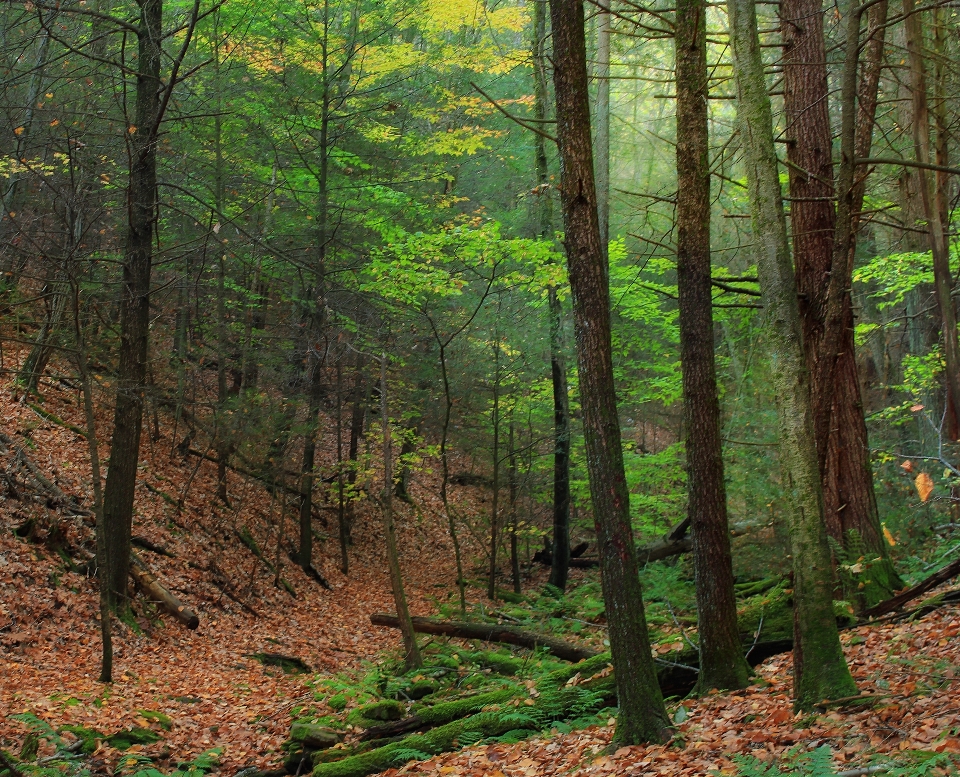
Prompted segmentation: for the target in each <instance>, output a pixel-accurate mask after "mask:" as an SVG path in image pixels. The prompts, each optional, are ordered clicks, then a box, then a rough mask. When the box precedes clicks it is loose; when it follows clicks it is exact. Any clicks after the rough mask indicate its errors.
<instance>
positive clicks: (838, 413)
mask: <svg viewBox="0 0 960 777" xmlns="http://www.w3.org/2000/svg"><path fill="white" fill-rule="evenodd" d="M780 17H781V24H782V27H783V42H784V69H783V72H784V108H785V112H786V118H787V131H786V137H787V158H788V160H789V162H790V165H789V168H788V170H789V177H790V196H791V198H792V202H791V208H790V219H791V224H792V227H793V253H794V266H795V271H796V277H797V289H798V293H799V295H800V317H801V324H802V329H803V343H804V350H805V355H806V360H807V367H808V369H809V370H810V376H811V401H812V404H813V417H814V429H815V434H816V441H817V450H818V456H819V461H820V476H821V484H822V487H823V502H824V520H825V522H826V527H827V533H828V534H829V535H830V536H831V537H833V538H834V539H835V540H836V541H837V542H838V543H839V544H840V545H841V546H843V547H845V548H848V550H850V552H851V553H854V554H856V555H858V556H859V555H860V554H862V553H863V554H869V555H870V557H871V558H879V559H880V561H879V562H878V563H876V564H874V565H872V566H871V570H870V573H869V578H867V579H868V580H869V582H868V583H866V585H865V587H864V588H863V589H862V590H851V591H846V592H845V595H846V596H848V597H850V598H851V599H854V600H857V601H860V602H861V603H862V604H864V605H869V604H872V603H874V602H876V601H879V600H880V599H883V598H885V597H887V596H889V595H890V594H891V593H892V591H893V587H892V586H893V585H895V584H896V583H897V581H898V579H897V577H896V574H895V572H894V571H893V568H892V566H891V564H890V562H889V560H888V559H887V551H886V543H885V542H884V540H883V537H882V535H881V531H880V517H879V513H878V510H877V500H876V495H875V493H874V487H873V471H872V468H871V466H870V451H869V446H868V442H867V427H866V423H865V422H864V418H863V401H862V399H861V396H860V381H859V377H858V375H857V363H856V351H855V345H854V339H853V330H854V321H853V303H852V299H851V295H850V288H851V286H852V282H853V281H852V277H851V273H852V270H853V263H852V254H853V251H854V245H855V235H854V230H855V229H856V220H855V218H854V215H853V214H854V212H855V211H854V209H856V210H859V207H860V203H862V188H861V190H860V191H861V193H860V197H859V201H858V202H854V198H855V196H856V192H855V191H853V190H852V187H853V180H854V178H853V172H854V171H853V167H852V166H853V158H854V157H853V156H852V155H850V154H849V153H848V152H847V153H844V155H843V158H842V160H841V166H840V171H841V172H840V187H841V191H840V192H837V194H839V196H840V198H841V201H840V202H839V205H838V207H837V208H835V205H834V196H835V189H834V173H833V160H832V143H833V141H832V136H831V129H830V116H829V113H828V110H827V107H828V86H827V61H826V51H825V48H824V31H823V14H822V2H821V0H784V3H783V4H782V5H781V7H780ZM848 23H849V24H852V25H854V26H855V28H856V29H855V30H851V31H850V34H851V35H853V34H854V33H855V32H856V31H858V30H859V16H857V17H855V18H853V19H848ZM858 40H859V36H858V35H857V36H856V39H855V40H854V43H856V41H858ZM881 47H882V38H881ZM858 51H859V48H856V49H852V53H848V56H850V57H852V59H851V61H849V62H847V63H846V68H847V69H848V70H849V72H848V73H846V74H845V77H846V79H847V80H848V82H849V83H846V84H845V87H846V91H842V92H841V95H842V97H843V98H844V101H845V104H844V106H843V110H844V129H843V132H845V133H846V135H847V136H849V137H848V142H854V143H855V137H856V132H857V129H856V128H855V124H854V114H855V113H856V110H857V108H856V91H857V90H856V65H857V52H858ZM874 73H876V74H877V75H878V74H879V68H878V67H874V68H873V69H872V70H870V69H866V70H865V81H864V83H862V84H861V88H860V93H861V97H862V101H861V106H860V114H859V116H858V119H859V121H860V122H861V124H862V125H865V126H866V130H867V132H868V134H867V135H866V137H865V138H864V136H863V130H860V137H859V141H860V143H861V144H865V145H866V149H865V153H862V154H861V153H858V154H857V156H862V157H866V156H869V147H870V135H869V129H870V128H871V127H872V125H873V119H874V114H875V111H876V100H877V93H876V90H877V84H878V81H877V79H876V77H875V76H874V75H873V74H874ZM871 89H872V92H871ZM871 101H872V106H873V110H869V111H868V109H869V106H870V105H871ZM847 103H849V104H847ZM861 150H862V149H861ZM837 274H841V275H843V277H844V278H845V281H844V282H843V283H841V284H839V285H838V284H837V283H836V280H835V279H834V283H833V284H831V279H833V276H835V275H837ZM837 293H839V294H840V295H841V296H842V299H839V300H831V299H830V296H831V294H837ZM833 310H837V311H838V312H837V315H839V317H840V318H839V323H838V325H836V324H835V325H834V326H833V327H828V311H833ZM828 330H829V331H828Z"/></svg>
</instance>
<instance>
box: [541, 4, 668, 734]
mask: <svg viewBox="0 0 960 777" xmlns="http://www.w3.org/2000/svg"><path fill="white" fill-rule="evenodd" d="M550 13H551V21H552V23H553V51H554V56H553V62H554V69H553V78H554V87H555V90H556V102H557V139H558V142H559V147H560V164H561V175H560V180H561V202H562V205H563V221H564V228H565V233H566V250H567V267H568V269H569V273H570V287H571V290H572V292H573V319H574V331H575V334H576V341H577V362H578V367H579V376H580V396H581V402H582V406H583V429H584V442H585V447H586V458H587V470H588V474H589V478H590V492H591V498H592V502H593V513H594V524H595V526H596V531H597V544H598V547H599V555H600V579H601V584H602V587H603V597H604V603H605V605H606V612H607V620H608V622H609V627H610V631H609V634H610V649H611V653H612V655H613V665H614V667H615V669H616V675H617V695H618V697H619V699H620V717H619V719H618V721H617V730H616V733H615V740H616V741H618V742H622V743H631V744H632V743H638V742H644V741H662V740H663V739H665V738H666V737H667V736H668V727H669V720H668V718H667V713H666V708H665V707H664V704H663V698H662V696H661V694H660V688H659V686H658V685H657V676H656V671H655V669H654V664H653V659H652V657H651V655H650V638H649V635H648V633H647V623H646V620H645V618H644V611H643V597H642V593H641V589H640V579H639V577H638V574H637V558H636V553H635V549H634V546H633V532H632V529H631V526H630V503H629V493H628V491H627V482H626V478H625V476H624V469H623V450H622V447H621V441H620V422H619V418H618V416H617V401H616V391H615V388H614V382H613V363H612V356H611V337H610V289H609V273H608V270H607V266H606V261H605V259H604V251H603V245H602V242H601V240H600V227H599V223H598V221H597V198H596V191H595V187H594V178H593V159H592V149H591V142H590V113H589V96H588V92H587V65H586V49H585V44H584V24H583V5H582V3H581V2H580V0H551V2H550Z"/></svg>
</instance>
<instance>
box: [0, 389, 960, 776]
mask: <svg viewBox="0 0 960 777" xmlns="http://www.w3.org/2000/svg"><path fill="white" fill-rule="evenodd" d="M44 391H45V393H46V405H45V407H46V408H47V410H49V411H50V412H52V413H54V414H55V415H56V416H58V417H60V418H63V419H66V420H67V421H69V422H71V423H74V424H78V425H79V424H81V423H82V418H81V413H80V406H79V403H78V401H77V396H76V395H75V394H73V395H71V394H69V393H67V392H64V391H62V390H58V389H56V387H52V386H45V388H44ZM107 415H108V414H107ZM0 425H2V427H3V428H4V429H5V430H6V432H7V433H8V434H11V435H13V434H15V433H16V434H18V435H20V438H21V439H25V438H26V436H27V435H28V436H29V438H30V446H31V447H30V455H31V458H32V459H33V460H34V461H35V462H36V463H37V464H38V466H40V467H42V468H43V470H44V471H45V472H46V473H47V474H48V476H49V477H50V478H51V479H52V480H54V481H55V482H56V483H57V485H58V486H59V487H60V488H61V489H62V490H63V491H65V492H66V493H68V494H71V495H74V496H77V497H85V496H86V495H87V494H88V492H89V488H88V486H89V469H88V466H87V460H86V450H85V444H84V441H83V440H82V439H81V438H80V437H79V436H78V435H77V434H76V433H74V432H72V431H70V430H69V429H66V428H64V427H62V426H59V425H57V424H55V423H51V422H49V421H47V420H44V419H42V418H40V417H39V416H37V415H36V414H35V413H34V412H33V411H32V410H30V409H29V408H28V407H25V406H24V405H20V404H13V403H10V402H7V403H6V404H4V405H2V406H0ZM99 434H100V438H101V439H102V440H106V439H107V429H106V428H102V429H100V430H99ZM145 437H146V435H145ZM328 439H329V437H328ZM174 442H175V441H173V440H171V439H170V438H169V432H168V433H167V435H165V436H163V437H162V438H161V439H160V440H158V441H151V440H149V439H145V441H144V448H143V466H142V469H141V473H142V474H141V483H140V484H139V485H138V489H137V517H136V519H135V526H134V533H135V534H139V535H142V536H144V537H146V538H148V539H149V540H150V541H151V542H154V543H156V544H157V545H160V546H164V547H169V548H170V549H171V550H173V551H174V552H175V554H176V558H167V557H164V556H161V555H157V554H152V553H151V554H149V561H150V564H151V567H152V568H154V569H155V571H156V574H157V575H158V576H159V577H160V578H161V579H162V580H163V581H164V583H165V584H166V585H168V586H170V588H171V590H172V591H174V592H175V593H176V594H177V595H178V596H181V597H182V598H183V600H184V601H185V602H187V603H189V604H190V606H192V607H195V608H196V609H197V610H198V612H199V614H200V618H201V623H200V628H199V629H198V630H197V631H196V632H190V631H187V630H185V629H183V628H181V627H179V626H177V625H176V624H175V623H173V622H172V620H171V619H167V620H164V619H161V618H159V617H158V616H156V614H155V613H153V612H152V611H151V610H150V608H144V606H143V605H142V603H138V604H137V605H136V607H137V610H138V613H139V616H140V617H139V622H140V624H141V630H140V632H139V633H138V632H135V631H133V630H131V629H130V628H129V627H127V626H118V627H117V635H116V670H115V682H114V683H113V684H112V686H110V687H105V686H103V685H102V684H100V683H98V682H97V679H96V678H97V675H98V672H99V651H100V642H99V624H98V621H97V617H98V616H97V605H96V602H97V599H96V589H95V585H94V581H91V580H88V579H87V578H85V577H84V576H83V575H81V574H78V573H75V572H69V571H66V570H65V568H64V565H63V563H62V562H61V560H60V559H59V558H58V557H57V556H56V555H54V554H53V553H52V552H51V551H50V549H49V548H48V547H45V546H44V545H42V544H39V543H27V542H24V541H22V540H19V539H17V538H15V537H14V536H13V535H12V532H11V530H12V529H13V528H14V527H16V526H21V525H23V523H24V521H25V520H26V519H28V518H30V517H33V518H35V519H36V521H37V523H38V524H41V525H43V526H46V527H48V528H50V527H52V528H55V529H56V530H57V531H59V532H61V533H62V536H63V538H64V541H65V542H67V543H68V544H69V545H71V546H74V547H78V546H80V547H82V546H85V547H87V548H89V547H90V545H89V543H90V539H91V533H90V527H89V526H88V525H86V524H85V523H84V521H83V518H82V517H79V516H72V515H70V514H69V512H67V511H64V509H63V508H62V506H57V505H53V506H51V505H50V504H48V503H47V502H46V501H45V500H39V501H37V500H33V499H32V498H31V496H30V492H29V489H27V488H26V487H24V484H23V483H21V484H20V489H19V494H17V495H14V494H13V493H12V492H11V491H9V490H8V491H7V492H6V493H5V494H3V495H0V747H3V748H14V749H15V748H16V744H17V743H18V742H20V741H21V740H22V738H23V736H24V734H25V733H26V730H27V729H26V728H25V726H24V725H23V724H22V723H20V722H18V721H16V720H14V719H13V718H12V717H10V715H11V714H15V713H20V712H30V713H33V714H34V715H37V716H38V717H40V718H42V719H44V720H46V721H48V722H49V723H50V724H51V725H52V726H54V727H60V726H63V725H67V724H74V725H83V726H88V727H93V728H96V729H98V730H100V731H103V732H105V733H108V734H109V733H113V732H115V731H117V730H119V729H121V728H124V727H130V726H143V727H151V728H155V729H157V730H158V732H159V733H161V734H162V737H163V739H162V740H161V741H160V742H158V743H156V744H154V745H148V746H137V747H136V749H135V751H134V752H139V753H142V754H146V755H152V756H157V755H160V754H167V760H165V761H161V762H160V764H159V766H160V768H161V769H166V770H169V769H171V768H173V766H174V765H175V764H176V763H177V762H178V761H182V760H187V759H189V758H191V757H193V756H195V755H197V754H199V753H201V752H203V751H205V750H207V749H209V748H212V747H221V748H223V756H222V771H223V773H225V774H228V775H230V774H233V773H234V772H235V771H236V770H237V769H238V768H239V767H241V766H244V765H257V766H261V767H276V766H277V765H278V763H279V761H280V760H281V754H280V753H279V752H278V748H279V747H280V744H281V743H282V741H283V740H284V738H285V737H286V735H287V732H288V730H289V726H290V722H291V717H292V716H293V715H294V714H295V711H296V709H297V708H298V707H300V706H303V705H307V704H310V705H313V706H315V701H314V694H313V691H312V689H311V687H310V685H309V683H308V678H307V676H304V675H284V674H282V673H281V672H280V670H279V669H276V668H272V667H264V666H262V665H260V664H259V663H257V662H256V661H254V660H252V659H250V658H247V657H246V655H247V654H251V653H256V652H267V653H283V654H288V655H293V656H297V657H299V658H301V659H302V660H304V661H305V662H306V663H307V664H309V665H310V666H312V667H314V668H317V669H319V670H321V671H326V672H335V671H338V670H341V669H346V668H351V667H358V666H359V664H360V662H361V661H362V660H364V659H373V658H375V657H376V655H377V653H378V652H379V651H380V650H382V649H383V648H385V647H391V646H395V645H396V644H397V641H398V638H397V636H396V635H395V634H394V633H392V632H390V631H387V630H377V629H374V628H372V627H371V626H370V625H369V621H368V620H367V617H368V615H369V613H370V612H373V611H376V610H382V609H386V608H388V607H391V606H392V596H391V594H390V589H389V582H388V580H387V577H386V574H385V573H384V571H383V570H384V568H385V566H386V565H385V564H384V563H383V555H382V547H381V545H382V542H381V539H380V524H379V517H378V515H377V514H376V513H375V512H372V511H361V512H360V513H359V514H358V518H357V523H356V525H355V527H354V539H355V545H354V546H353V547H352V548H351V574H350V576H349V577H344V576H343V575H341V574H340V572H339V570H338V568H337V567H338V552H337V551H338V549H337V546H336V540H335V537H336V525H335V518H331V521H330V525H329V526H327V527H323V531H324V533H325V534H326V535H327V536H326V537H325V538H324V539H323V541H322V542H321V543H320V546H319V547H318V548H317V550H316V555H315V557H314V561H315V564H316V565H317V566H318V568H320V569H321V571H322V573H323V574H324V576H325V577H326V578H327V579H328V580H330V582H331V583H332V584H333V586H334V590H333V591H325V590H324V589H322V588H321V587H320V586H319V585H317V584H316V583H315V582H314V581H312V580H310V579H309V578H307V577H306V576H305V575H303V574H302V573H301V572H300V570H299V569H298V568H295V567H293V566H292V565H291V564H289V563H288V562H286V557H285V554H277V553H276V540H277V533H278V530H279V529H280V527H279V526H278V523H277V520H276V516H277V515H278V513H279V510H277V509H276V508H277V505H276V504H271V498H270V496H269V494H268V493H267V492H266V491H265V490H264V489H263V488H262V486H261V485H260V484H259V483H257V482H255V481H252V480H249V479H247V480H244V479H241V478H239V477H238V476H235V475H234V474H233V473H231V474H230V490H231V496H232V498H233V506H232V507H231V508H229V509H228V508H226V507H225V506H221V505H219V504H218V503H217V502H216V500H215V498H214V497H213V495H214V494H215V493H216V482H215V477H216V472H215V465H214V464H211V463H204V464H203V465H202V466H201V468H200V470H199V471H198V473H197V476H196V478H195V479H194V481H193V483H192V486H191V489H190V492H189V494H188V495H187V498H186V500H185V504H186V508H185V509H184V511H183V512H182V513H181V514H178V513H177V512H176V511H175V510H174V508H173V507H172V505H171V504H170V501H169V500H165V499H164V498H162V495H161V494H159V493H158V491H159V492H164V493H166V494H168V495H169V496H171V497H172V498H173V502H174V504H175V503H176V500H177V499H178V498H179V496H180V494H181V491H182V489H183V488H184V485H185V483H186V482H187V481H188V479H189V477H190V474H191V472H192V470H193V467H194V466H195V464H196V459H195V458H190V459H187V460H184V459H181V458H180V457H179V456H174V457H172V458H171V456H170V451H171V448H172V447H173V444H174ZM10 464H11V459H10V457H9V456H0V466H3V467H8V466H10ZM321 466H322V465H321ZM147 484H149V485H150V486H151V487H152V488H148V487H147ZM414 488H417V486H416V484H415V485H414ZM415 498H416V500H417V502H418V504H419V505H420V506H421V510H422V518H421V519H419V520H413V519H409V518H408V519H405V520H401V521H400V526H399V528H400V535H401V536H400V545H401V549H402V553H403V564H404V572H405V577H406V580H407V584H408V586H409V587H408V591H407V593H408V597H409V598H410V600H411V608H412V610H413V611H414V612H415V613H417V614H430V613H431V612H432V611H433V609H434V607H433V605H432V603H431V601H430V597H432V596H435V595H437V594H438V592H441V591H443V592H448V591H449V590H450V589H451V588H452V581H453V580H454V576H455V575H454V570H453V567H452V552H451V551H450V549H449V547H448V540H447V535H446V530H445V528H444V525H443V523H442V520H441V518H440V514H441V513H440V510H439V503H438V500H437V497H436V495H435V489H432V488H431V489H426V488H421V489H420V490H419V491H415ZM330 515H331V516H332V515H333V513H330ZM292 521H293V519H292V517H291V518H288V522H289V523H288V524H287V525H286V528H285V529H284V532H285V533H287V534H289V535H290V536H292V535H293V533H294V525H293V522H292ZM244 527H245V528H247V529H248V530H249V531H250V533H251V534H252V535H253V536H254V537H255V538H256V540H257V542H258V544H259V545H260V547H261V548H263V549H264V551H265V553H266V554H267V555H268V557H269V558H270V559H271V560H274V559H279V560H280V561H281V563H284V567H283V576H284V577H285V578H286V579H288V580H289V581H290V582H291V583H292V584H293V586H294V588H295V590H296V592H297V598H296V599H294V598H292V597H291V596H290V595H289V594H288V593H286V592H285V591H283V590H281V589H278V588H275V587H274V586H273V585H272V580H273V574H272V573H271V572H269V571H268V570H267V569H266V567H265V565H264V564H263V563H262V562H261V561H259V560H258V559H256V558H255V557H254V556H253V555H252V554H251V553H250V552H249V551H248V550H247V549H246V548H245V547H244V546H243V545H242V544H241V543H240V542H239V540H238V539H237V537H236V533H235V531H234V530H235V529H237V530H239V529H240V528H244ZM44 531H46V529H45V530H44ZM40 539H42V537H41V538H40ZM211 560H213V561H215V564H210V563H209V562H210V561H211ZM191 562H192V563H191ZM541 574H546V571H545V570H541ZM579 574H580V572H577V573H576V575H579ZM223 576H226V577H228V578H229V580H228V581H227V582H228V583H229V585H230V586H232V588H231V590H232V592H233V593H235V594H236V595H238V596H239V597H240V598H241V599H242V600H243V601H244V602H246V603H247V604H249V605H251V606H252V607H253V608H254V609H255V610H256V611H257V612H259V613H260V614H261V617H259V618H257V617H254V616H253V615H251V614H250V613H249V612H247V611H245V610H244V609H243V608H242V606H241V605H240V604H238V603H237V602H235V601H233V600H232V599H231V598H230V597H229V596H226V595H225V593H224V591H223V585H224V580H223V579H222V578H223ZM534 582H535V583H541V582H542V581H534ZM958 633H960V611H958V609H957V608H956V607H950V608H943V609H941V610H939V611H936V612H934V613H932V614H930V615H928V616H927V617H925V618H924V619H922V620H920V621H918V622H914V623H903V624H893V623H884V624H879V625H876V626H871V627H864V628H861V629H858V630H856V631H851V632H846V633H845V634H844V637H843V639H844V642H845V649H846V654H847V658H848V660H849V661H850V663H851V667H852V670H853V672H854V674H855V676H856V678H857V681H858V684H859V687H860V691H861V692H862V693H873V694H875V695H876V696H877V699H876V701H875V702H874V703H872V704H870V705H861V706H856V707H849V708H841V709H835V708H825V709H824V710H823V712H822V713H820V714H817V715H808V716H795V715H794V714H793V713H792V710H791V702H790V656H789V655H784V656H779V657H775V658H773V659H771V660H770V661H768V662H767V663H766V664H765V665H763V666H762V667H761V668H760V670H759V677H760V680H761V682H758V684H757V685H754V686H752V687H751V688H749V689H748V690H746V691H744V692H742V693H737V694H729V695H712V696H708V697H706V698H704V699H701V700H697V701H684V702H683V707H684V712H683V713H682V714H679V713H678V705H675V706H674V707H673V710H674V714H675V719H676V720H678V721H679V720H682V722H680V723H679V724H678V726H677V737H676V738H675V740H674V742H672V743H671V744H670V745H669V746H657V747H621V748H619V749H618V750H616V751H615V752H613V753H609V754H606V753H604V752H601V751H604V750H605V748H606V747H607V745H609V743H610V741H611V738H612V735H613V731H614V728H613V722H612V721H611V722H610V724H608V725H606V726H600V727H594V728H592V729H588V730H585V731H577V732H573V733H569V734H565V735H560V734H557V735H555V736H550V737H538V738H534V739H531V740H528V741H526V742H523V743H520V744H518V745H488V746H478V747H473V748H468V749H465V750H462V751H460V752H457V753H451V754H447V755H444V756H439V757H437V758H434V759H431V760H430V761H426V762H422V763H411V764H408V765H406V766H404V767H402V768H400V769H394V770H391V771H390V772H389V773H390V774H393V775H396V774H400V773H404V774H407V773H409V774H429V775H471V774H476V775H487V776H490V777H498V776H502V777H513V776H514V775H522V776H523V777H533V776H534V775H553V774H583V775H587V774H597V775H605V774H633V773H656V774H669V775H703V774H707V773H708V772H709V770H711V769H716V770H719V771H720V772H722V773H730V772H732V770H733V768H734V764H733V761H732V760H731V757H732V756H733V755H734V754H737V753H750V754H753V755H754V756H755V757H757V758H760V759H772V758H774V757H776V756H777V755H778V754H780V753H782V752H783V751H784V750H786V749H788V748H790V747H792V746H794V745H796V744H798V743H803V745H804V746H809V747H816V746H819V745H822V744H828V745H830V747H831V748H832V749H833V752H834V754H835V760H836V763H837V765H838V766H840V765H842V764H861V763H863V762H864V761H865V760H866V759H867V757H868V756H869V755H871V754H876V753H884V752H893V751H897V750H901V749H911V748H916V749H923V750H935V751H939V750H948V751H958V750H960V736H958V734H960V693H958V690H960V688H958V683H960V660H958V658H960V657H958V644H960V641H958V639H957V636H958ZM145 711H146V712H150V711H157V712H162V713H164V715H166V716H169V718H170V719H171V721H172V727H171V729H170V730H169V731H161V730H160V727H159V726H158V724H157V722H156V720H155V719H152V718H149V717H144V715H143V713H144V712H145ZM128 752H129V751H128ZM120 757H121V754H120V753H119V752H117V751H115V750H111V749H109V748H104V749H103V750H101V751H100V752H99V753H98V754H97V757H96V761H95V765H97V764H99V769H100V770H101V771H108V770H110V769H112V768H114V767H115V766H116V764H117V762H118V760H119V758H120Z"/></svg>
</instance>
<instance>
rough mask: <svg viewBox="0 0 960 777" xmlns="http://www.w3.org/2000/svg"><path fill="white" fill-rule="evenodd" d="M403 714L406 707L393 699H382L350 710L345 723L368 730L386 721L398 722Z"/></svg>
mask: <svg viewBox="0 0 960 777" xmlns="http://www.w3.org/2000/svg"><path fill="white" fill-rule="evenodd" d="M404 712H406V707H404V706H403V705H402V704H401V703H400V702H398V701H395V700H393V699H383V700H382V701H377V702H374V703H373V704H364V705H363V706H362V707H357V708H356V709H355V710H352V711H351V712H350V714H349V715H347V723H349V724H350V725H351V726H359V727H360V728H370V727H371V726H375V725H377V724H378V723H383V722H384V721H387V720H400V718H402V717H403V713H404Z"/></svg>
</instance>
